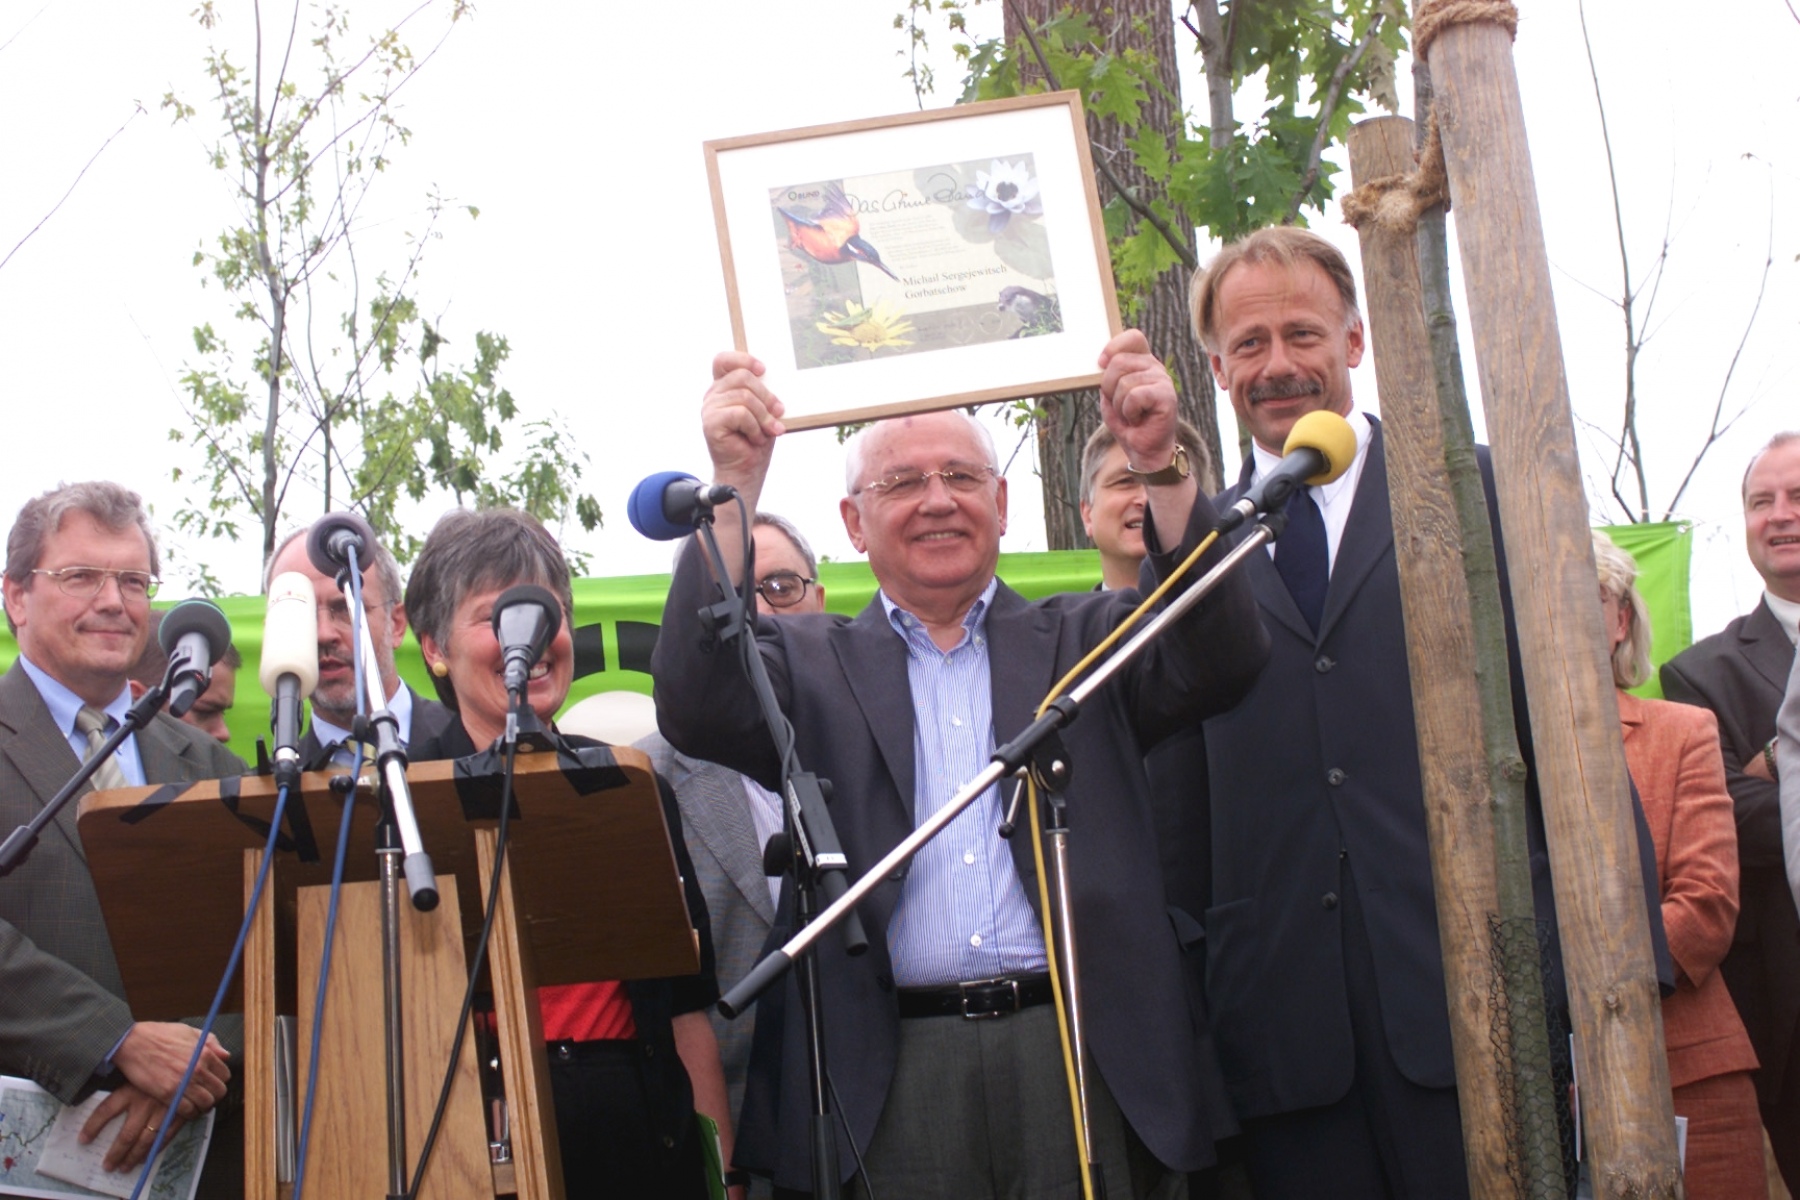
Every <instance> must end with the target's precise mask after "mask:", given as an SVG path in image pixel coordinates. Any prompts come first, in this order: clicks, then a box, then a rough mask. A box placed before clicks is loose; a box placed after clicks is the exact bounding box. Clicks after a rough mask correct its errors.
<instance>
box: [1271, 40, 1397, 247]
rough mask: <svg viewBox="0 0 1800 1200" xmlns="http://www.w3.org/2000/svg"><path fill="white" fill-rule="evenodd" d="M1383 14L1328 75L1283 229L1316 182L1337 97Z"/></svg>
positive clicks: (1354, 69) (1367, 48)
mask: <svg viewBox="0 0 1800 1200" xmlns="http://www.w3.org/2000/svg"><path fill="white" fill-rule="evenodd" d="M1386 15H1387V14H1385V13H1381V12H1377V13H1376V14H1375V15H1374V16H1373V17H1371V18H1370V19H1369V28H1368V30H1367V31H1366V32H1365V33H1364V34H1363V37H1362V41H1360V42H1358V43H1356V49H1354V50H1352V51H1351V52H1350V53H1349V54H1347V55H1345V56H1344V61H1343V62H1341V63H1339V64H1338V65H1337V70H1335V71H1333V72H1332V73H1331V82H1330V83H1329V84H1328V85H1327V86H1326V88H1325V98H1324V99H1323V100H1322V101H1320V103H1319V128H1318V131H1317V132H1316V133H1314V134H1313V140H1312V150H1311V152H1310V153H1308V154H1307V156H1306V174H1304V175H1303V176H1301V177H1300V186H1299V187H1297V188H1295V189H1294V198H1293V199H1292V200H1290V201H1289V202H1288V210H1287V215H1286V216H1284V217H1282V218H1281V223H1282V224H1283V225H1292V224H1293V223H1294V222H1295V221H1296V220H1298V219H1299V217H1300V207H1301V205H1303V204H1305V203H1306V197H1307V194H1308V193H1309V192H1311V191H1312V190H1313V185H1314V184H1315V183H1317V182H1319V160H1320V158H1322V157H1323V156H1324V154H1325V143H1326V142H1327V141H1329V140H1331V117H1332V114H1333V113H1335V112H1336V111H1337V105H1338V97H1339V95H1340V94H1341V93H1342V92H1343V90H1344V81H1345V80H1347V79H1348V78H1350V76H1351V75H1352V74H1354V73H1355V71H1356V68H1357V66H1358V64H1360V63H1361V62H1362V60H1363V55H1365V54H1367V53H1368V52H1369V47H1370V46H1371V45H1373V44H1374V42H1375V35H1376V34H1378V33H1380V32H1381V20H1382V18H1383V17H1384V16H1386Z"/></svg>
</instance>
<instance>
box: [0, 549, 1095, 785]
mask: <svg viewBox="0 0 1800 1200" xmlns="http://www.w3.org/2000/svg"><path fill="white" fill-rule="evenodd" d="M1000 577H1001V578H1002V579H1004V580H1006V582H1007V583H1008V584H1009V585H1010V586H1011V587H1013V588H1014V589H1015V590H1017V591H1018V592H1020V593H1021V594H1022V595H1024V596H1026V597H1028V598H1031V599H1036V598H1037V597H1040V596H1048V595H1052V594H1054V593H1056V592H1069V591H1083V590H1086V589H1088V588H1091V587H1093V586H1094V585H1095V584H1096V583H1098V582H1099V581H1100V556H1099V554H1098V553H1097V552H1095V551H1092V550H1065V551H1052V552H1049V553H1042V554H1002V555H1001V556H1000ZM819 583H820V584H821V585H822V586H823V587H824V588H825V600H826V607H827V608H829V609H830V610H831V611H832V612H835V613H845V614H854V613H858V612H861V611H862V610H863V608H864V607H865V606H866V605H867V604H868V603H869V601H870V600H871V599H872V598H873V597H874V595H875V577H874V576H873V575H872V574H871V573H870V571H869V565H868V564H867V563H866V562H855V563H830V562H828V563H820V564H819ZM574 591H575V620H574V629H575V682H574V686H572V687H571V688H570V689H569V700H568V703H570V704H574V703H575V702H576V701H578V700H582V699H585V698H586V697H588V696H591V695H593V694H595V693H596V692H606V691H632V692H642V693H644V694H645V695H648V694H649V693H650V674H649V672H650V651H651V649H652V648H653V647H654V646H655V645H656V633H657V630H658V628H659V627H660V626H661V624H662V610H663V598H664V597H665V596H667V595H668V591H669V577H668V576H667V575H621V576H616V577H614V578H610V579H577V580H576V581H575V588H574ZM174 602H175V601H174V599H172V598H170V597H168V596H167V595H166V594H164V595H163V596H159V597H158V598H157V602H156V607H158V608H167V607H169V606H170V605H172V604H173V603H174ZM218 604H219V607H220V608H221V609H223V610H224V611H225V616H226V617H227V618H229V619H230V621H231V633H232V642H233V644H235V645H236V646H237V648H238V653H239V654H241V655H243V658H244V669H243V670H241V671H239V672H238V680H237V703H236V704H235V706H234V707H233V708H232V710H231V713H230V715H229V717H228V718H227V723H228V724H229V725H230V726H231V748H232V749H233V750H236V751H237V752H238V753H239V754H241V755H243V756H244V758H245V759H248V760H253V759H254V758H255V755H256V738H257V736H258V735H259V734H266V733H267V732H268V729H269V697H268V695H267V694H266V693H265V692H264V691H263V690H262V686H261V684H260V683H259V682H258V680H257V664H258V663H259V662H260V661H261V659H262V625H263V598H262V597H261V596H227V597H225V598H223V599H221V600H219V601H218ZM17 655H18V644H17V643H16V642H15V641H14V640H13V638H12V636H11V635H10V634H8V633H7V632H5V630H3V629H0V670H4V669H5V668H7V667H10V666H11V665H12V661H13V659H14V658H15V657H16V656H17ZM395 658H396V663H397V665H398V666H399V668H400V675H401V677H402V678H404V679H405V680H406V681H407V682H408V683H410V684H412V685H413V687H414V688H415V689H416V690H417V691H418V692H419V693H420V694H421V695H425V696H435V695H436V694H437V693H436V692H435V691H434V690H433V689H432V686H431V674H430V672H428V671H427V670H426V669H425V661H424V659H423V658H422V657H420V654H419V647H418V642H417V641H416V639H415V638H414V637H413V635H412V634H410V633H408V634H407V639H406V645H405V646H404V647H403V648H402V649H401V650H400V651H399V653H398V654H397V655H396V656H395Z"/></svg>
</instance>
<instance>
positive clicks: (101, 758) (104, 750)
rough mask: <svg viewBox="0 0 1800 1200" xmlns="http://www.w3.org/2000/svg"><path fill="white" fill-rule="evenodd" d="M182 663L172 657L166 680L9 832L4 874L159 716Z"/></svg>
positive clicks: (1, 847)
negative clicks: (127, 743)
mask: <svg viewBox="0 0 1800 1200" xmlns="http://www.w3.org/2000/svg"><path fill="white" fill-rule="evenodd" d="M178 665H179V664H178V663H176V662H174V661H171V662H170V663H169V665H168V667H167V668H166V669H165V670H164V671H163V679H162V682H161V683H159V684H157V685H156V686H155V687H153V688H151V689H150V690H149V691H147V692H145V693H144V694H143V695H142V696H139V697H138V699H137V702H136V703H134V704H133V705H132V706H131V711H129V712H127V713H126V714H125V720H124V721H122V722H120V724H119V727H118V728H117V729H115V730H113V731H112V732H111V733H110V734H108V735H107V738H106V741H105V742H104V743H103V744H102V745H101V747H100V752H99V753H98V754H90V755H88V756H87V758H86V759H85V760H84V761H83V762H82V764H81V767H80V769H79V770H77V771H76V772H75V774H74V776H73V777H71V778H70V780H69V782H67V783H65V784H63V785H62V790H61V791H59V792H57V793H56V795H54V796H52V797H51V798H50V802H49V803H48V804H46V805H44V807H43V808H41V809H39V810H38V814H37V816H35V817H33V818H31V820H30V821H29V822H28V823H26V824H24V825H21V826H19V827H18V828H17V829H15V830H13V831H12V833H10V834H8V835H7V838H6V841H5V842H4V843H0V876H4V875H7V874H9V873H10V872H11V871H12V870H13V868H15V867H17V866H18V865H19V864H20V863H21V862H23V861H24V860H25V856H26V855H27V854H30V853H31V849H32V847H33V846H36V845H37V843H38V834H40V833H42V832H43V830H44V826H46V825H48V824H49V823H50V822H51V821H54V820H55V819H56V814H57V813H59V812H61V811H62V808H63V805H65V804H67V803H68V802H69V801H70V800H71V799H73V798H74V797H75V795H76V794H77V793H79V792H80V791H81V785H82V784H84V783H86V782H87V781H88V780H89V779H92V778H93V776H94V772H95V771H98V770H99V769H100V764H101V763H103V762H105V761H106V760H107V759H109V758H111V757H112V756H113V752H114V751H116V750H117V749H118V748H119V747H120V746H122V745H124V744H125V739H126V738H128V737H130V736H131V735H132V734H134V733H136V732H137V731H138V730H140V729H142V728H143V727H144V726H146V725H148V724H149V723H150V720H151V718H152V717H154V716H156V714H157V712H158V711H159V710H160V709H161V708H162V706H163V701H164V700H165V699H167V698H168V695H169V684H170V682H171V680H172V679H173V678H174V675H175V670H176V667H177V666H178Z"/></svg>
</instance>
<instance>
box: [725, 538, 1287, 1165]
mask: <svg viewBox="0 0 1800 1200" xmlns="http://www.w3.org/2000/svg"><path fill="white" fill-rule="evenodd" d="M1285 523H1286V519H1285V516H1284V515H1283V514H1281V513H1272V514H1269V515H1268V516H1266V517H1265V518H1264V519H1263V520H1262V521H1260V522H1259V523H1258V524H1257V526H1256V527H1255V528H1254V529H1252V530H1251V531H1250V533H1249V534H1248V535H1247V536H1246V537H1245V538H1244V539H1243V540H1242V541H1241V542H1239V543H1238V544H1237V545H1236V546H1234V547H1232V549H1231V552H1230V553H1228V554H1227V555H1226V556H1225V557H1224V559H1222V560H1221V561H1220V562H1219V564H1218V565H1217V566H1215V567H1214V568H1213V569H1212V570H1210V571H1208V572H1207V573H1206V574H1205V575H1204V576H1203V577H1201V579H1199V580H1198V581H1197V582H1196V583H1194V584H1193V585H1192V586H1191V587H1189V588H1187V589H1186V590H1185V591H1183V592H1181V593H1180V594H1178V595H1177V596H1176V597H1175V598H1174V599H1172V600H1170V601H1169V603H1168V604H1167V605H1166V606H1165V607H1164V609H1163V610H1162V611H1161V612H1160V613H1158V614H1156V616H1155V617H1153V618H1152V619H1151V620H1150V621H1149V622H1147V623H1146V624H1145V625H1144V627H1143V628H1142V629H1140V630H1139V631H1138V632H1137V633H1136V634H1135V635H1134V636H1133V637H1132V638H1131V639H1130V640H1129V641H1128V642H1126V643H1125V644H1124V645H1123V646H1121V647H1119V648H1118V649H1117V650H1116V651H1115V652H1114V653H1113V654H1112V655H1111V656H1110V657H1109V658H1107V659H1106V661H1105V662H1102V663H1101V664H1100V665H1099V666H1097V667H1095V668H1094V670H1093V671H1092V672H1090V673H1089V674H1088V675H1087V677H1086V678H1084V679H1083V680H1082V681H1081V682H1080V683H1078V684H1076V685H1075V686H1074V687H1073V688H1071V689H1070V690H1069V692H1068V693H1067V694H1065V695H1062V696H1059V697H1057V698H1056V699H1055V700H1054V701H1052V702H1051V704H1050V707H1049V708H1048V709H1047V710H1046V711H1045V712H1044V715H1043V716H1041V717H1039V718H1038V719H1037V720H1035V721H1033V722H1032V723H1031V724H1030V725H1028V726H1026V727H1025V729H1024V730H1023V731H1022V732H1021V733H1020V734H1019V735H1018V736H1017V737H1015V738H1014V739H1013V740H1012V741H1010V742H1008V743H1006V745H1004V746H1001V747H999V748H997V749H996V750H995V751H994V754H993V760H992V761H991V762H990V763H989V764H988V765H987V766H986V767H984V768H983V769H982V771H981V773H980V774H978V775H977V776H976V777H975V778H974V779H972V780H970V781H969V782H968V783H966V784H964V785H963V787H962V790H961V791H959V792H957V793H956V795H954V796H952V797H951V798H950V800H949V802H948V803H946V804H945V805H944V806H943V807H942V808H939V809H938V810H937V811H936V812H934V813H932V814H931V816H929V817H927V818H926V819H925V820H924V821H923V822H921V823H920V824H919V825H918V826H917V827H916V828H915V829H914V830H913V831H912V832H911V833H910V834H908V835H907V836H906V837H905V838H903V839H901V841H900V842H899V844H898V845H896V846H895V847H894V848H893V849H892V850H890V851H888V853H887V855H886V856H885V857H884V858H882V860H881V861H880V862H878V863H876V864H875V865H874V866H873V867H870V868H869V869H868V871H867V872H865V873H864V874H863V876H862V877H861V878H860V879H858V880H857V881H856V882H855V883H853V884H851V885H850V886H849V887H848V888H847V889H846V890H845V892H844V894H843V895H842V896H839V897H838V898H837V899H835V900H833V901H832V902H831V904H830V905H828V906H827V907H826V908H825V910H824V911H823V912H821V913H819V914H817V916H816V917H814V919H813V920H812V921H811V922H810V923H809V924H806V925H804V926H802V927H801V928H800V929H799V930H798V932H796V933H795V934H794V936H793V937H791V938H789V939H788V940H787V942H786V943H785V944H783V945H781V946H779V947H777V948H776V949H774V950H771V951H770V952H769V953H768V955H767V956H766V957H764V958H763V960H762V961H761V962H759V963H757V964H756V966H755V967H753V968H751V970H750V973H749V974H747V975H745V976H744V978H743V979H741V980H739V981H738V984H737V986H735V987H733V988H732V989H731V990H730V991H729V992H727V993H726V994H725V996H724V997H723V998H722V999H721V1000H720V1001H719V1011H721V1012H723V1013H724V1014H725V1015H727V1016H731V1015H733V1014H735V1013H737V1012H741V1011H743V1009H744V1008H746V1007H747V1006H748V1005H749V1004H750V1003H751V1002H752V1001H754V1000H755V999H756V997H757V996H758V995H760V994H761V993H762V992H763V991H764V990H765V989H766V988H767V987H768V986H769V985H770V984H771V983H774V982H775V981H776V980H777V979H779V978H781V976H782V975H783V974H785V973H786V972H787V970H788V968H789V967H791V966H793V965H794V964H795V961H796V960H797V959H799V958H800V956H802V955H805V954H808V953H809V952H810V951H811V949H812V948H813V945H814V943H815V942H817V941H818V939H819V938H820V937H822V936H823V935H824V934H825V932H826V931H827V930H829V929H830V928H831V927H832V926H833V925H836V924H837V923H838V922H839V921H842V920H844V919H845V918H846V916H847V915H848V916H853V915H854V912H855V906H856V905H857V904H859V903H861V901H862V899H863V897H865V896H867V895H868V894H869V893H870V892H872V891H874V890H875V889H876V888H877V887H878V886H880V884H881V883H882V881H883V880H885V879H887V878H889V877H890V876H892V875H893V874H894V873H895V872H897V871H898V870H899V869H900V868H901V867H903V866H905V865H906V864H907V863H908V862H909V861H911V859H912V857H913V856H914V855H915V854H917V853H918V852H919V851H920V850H922V849H924V848H925V845H926V843H928V842H930V841H931V840H932V839H933V838H935V837H936V836H937V835H938V834H939V833H941V832H942V831H943V830H944V828H945V827H946V826H948V825H949V824H950V823H951V822H952V821H954V820H956V818H957V816H958V815H960V814H961V813H962V811H963V810H964V809H966V808H968V807H969V805H971V804H973V803H974V802H975V801H976V800H977V799H979V798H980V797H981V795H982V794H983V793H984V792H986V791H987V790H988V789H989V788H990V787H993V786H994V785H995V784H996V783H998V782H999V781H1000V780H1002V779H1004V778H1005V777H1007V776H1009V775H1015V774H1018V773H1020V772H1023V771H1027V770H1030V771H1033V772H1034V773H1036V774H1037V775H1038V778H1039V782H1040V783H1041V784H1043V785H1045V786H1046V790H1048V791H1050V792H1051V799H1050V802H1049V803H1048V804H1047V805H1046V806H1045V811H1044V813H1043V814H1042V816H1043V822H1044V833H1045V834H1046V835H1048V837H1049V839H1050V843H1051V854H1050V861H1049V865H1048V870H1049V871H1050V872H1051V876H1052V878H1053V880H1054V882H1055V885H1056V886H1055V887H1054V889H1053V891H1052V908H1053V919H1054V921H1055V924H1056V931H1057V941H1058V943H1059V946H1060V949H1061V951H1062V953H1061V958H1062V960H1063V961H1062V963H1061V964H1060V970H1061V972H1062V975H1063V978H1064V980H1065V981H1066V984H1065V989H1064V1004H1065V1007H1066V1008H1067V1010H1068V1014H1069V1026H1070V1040H1071V1041H1072V1042H1073V1043H1074V1049H1075V1053H1076V1088H1077V1091H1078V1092H1079V1094H1080V1100H1081V1114H1082V1124H1083V1126H1084V1128H1086V1127H1088V1120H1087V1114H1088V1094H1087V1088H1088V1083H1087V1072H1086V1070H1085V1069H1084V1067H1083V1066H1082V1060H1081V1057H1080V1056H1081V1052H1082V1047H1083V1045H1084V1044H1085V1040H1086V1036H1085V1021H1084V1013H1083V1012H1082V1007H1081V998H1080V990H1079V986H1078V984H1077V982H1076V969H1075V968H1076V961H1077V960H1076V953H1075V913H1074V907H1073V904H1072V902H1071V899H1070V894H1069V873H1068V805H1067V802H1066V801H1065V800H1063V798H1062V797H1061V795H1060V793H1061V790H1062V788H1063V787H1065V786H1066V785H1067V783H1068V779H1069V775H1070V768H1069V764H1068V755H1067V753H1066V752H1065V751H1064V749H1063V746H1062V741H1061V738H1060V737H1059V736H1058V735H1059V732H1060V731H1061V730H1062V729H1063V728H1064V727H1065V726H1067V725H1068V724H1069V723H1070V722H1071V721H1073V720H1074V719H1075V718H1076V717H1077V716H1079V715H1080V714H1081V706H1082V704H1083V703H1084V702H1086V700H1087V699H1088V697H1089V696H1091V695H1093V694H1094V692H1096V691H1098V690H1099V689H1100V688H1101V687H1103V686H1104V685H1105V684H1106V682H1107V681H1108V680H1109V679H1111V678H1112V677H1113V676H1114V675H1115V674H1117V673H1118V671H1119V669H1120V668H1122V667H1123V666H1125V664H1126V663H1128V662H1130V661H1131V660H1132V659H1133V658H1135V657H1136V656H1137V655H1138V654H1139V653H1141V652H1142V651H1143V650H1144V648H1145V647H1147V646H1149V645H1150V643H1151V642H1154V641H1155V640H1156V639H1157V638H1158V637H1160V636H1161V635H1162V632H1163V631H1164V630H1165V629H1167V628H1168V627H1169V625H1170V624H1172V623H1173V622H1175V621H1178V620H1180V619H1181V617H1182V616H1183V615H1185V614H1186V613H1187V612H1188V610H1189V609H1191V608H1193V607H1194V606H1195V605H1196V604H1198V603H1200V601H1201V600H1202V599H1203V598H1204V597H1205V596H1206V595H1207V594H1208V593H1209V592H1211V591H1213V589H1215V588H1216V587H1218V586H1219V584H1220V582H1221V581H1223V580H1224V578H1225V577H1226V576H1227V575H1229V574H1230V573H1231V572H1232V571H1233V570H1235V569H1236V568H1237V567H1238V566H1239V565H1240V564H1241V563H1242V562H1243V561H1244V560H1245V559H1246V558H1248V557H1249V556H1250V555H1251V554H1253V553H1255V552H1257V551H1259V550H1260V549H1261V548H1262V547H1263V546H1265V545H1267V544H1268V543H1270V542H1272V541H1274V540H1275V539H1276V538H1277V537H1279V536H1280V535H1281V531H1282V529H1283V527H1284V526H1285ZM1020 790H1021V791H1023V787H1022V786H1021V788H1020ZM1013 804H1014V806H1015V808H1016V806H1017V804H1018V797H1017V795H1015V796H1014V800H1013ZM1010 826H1011V817H1010V816H1009V818H1008V821H1007V823H1006V824H1005V825H1003V826H1002V827H1001V829H1002V833H1003V835H1005V834H1010V832H1011V829H1010ZM1087 1140H1088V1141H1089V1144H1090V1145H1091V1143H1092V1139H1091V1138H1089V1139H1087ZM1090 1157H1091V1152H1090Z"/></svg>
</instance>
